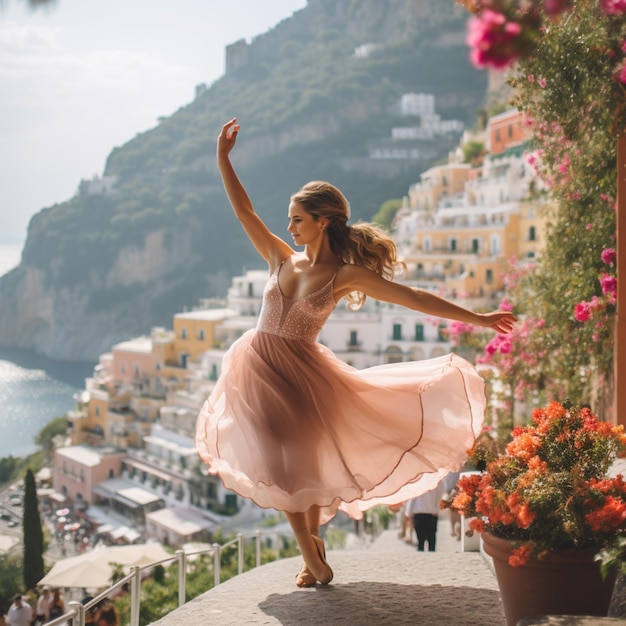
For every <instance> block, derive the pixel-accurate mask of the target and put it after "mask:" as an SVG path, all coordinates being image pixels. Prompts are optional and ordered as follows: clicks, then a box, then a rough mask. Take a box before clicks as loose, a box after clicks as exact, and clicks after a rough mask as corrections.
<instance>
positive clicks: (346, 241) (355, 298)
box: [291, 180, 406, 311]
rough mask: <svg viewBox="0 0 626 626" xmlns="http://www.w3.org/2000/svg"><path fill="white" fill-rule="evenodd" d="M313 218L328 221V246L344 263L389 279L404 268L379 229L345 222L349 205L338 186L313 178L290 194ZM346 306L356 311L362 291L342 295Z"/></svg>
mask: <svg viewBox="0 0 626 626" xmlns="http://www.w3.org/2000/svg"><path fill="white" fill-rule="evenodd" d="M291 200H292V202H296V203H298V204H301V205H302V206H303V207H304V208H305V210H306V211H307V212H308V213H309V214H311V215H312V216H313V217H314V218H315V219H316V220H318V219H320V218H321V217H324V218H326V219H327V220H328V226H327V227H326V231H327V233H328V239H329V242H330V249H331V250H332V252H333V254H335V255H336V256H337V258H339V259H341V261H342V262H343V263H347V264H353V265H362V266H363V267H367V268H368V269H370V270H372V271H374V272H376V273H377V274H378V275H379V276H382V277H383V278H386V279H388V280H391V279H392V278H393V277H394V275H395V270H396V269H397V268H398V267H401V268H403V269H405V268H406V266H405V264H404V263H403V262H402V261H401V260H400V259H398V252H397V250H396V244H395V242H394V241H393V239H392V238H391V237H390V236H389V235H388V234H387V233H386V232H385V231H384V230H382V229H381V228H379V227H378V226H375V225H374V224H369V223H367V222H357V223H356V224H353V225H350V224H348V218H349V217H350V204H349V203H348V201H347V200H346V197H345V196H344V195H343V194H342V193H341V191H340V190H339V189H337V187H335V186H334V185H331V184H330V183H327V182H326V181H321V180H314V181H311V182H309V183H307V184H306V185H304V187H302V188H301V189H300V190H299V191H297V192H296V193H294V194H293V195H292V196H291ZM345 299H346V300H347V301H348V304H347V307H348V308H349V309H351V310H353V311H356V310H358V309H360V308H361V306H363V303H364V302H365V294H364V293H362V292H361V291H353V292H351V293H349V294H348V295H347V296H345Z"/></svg>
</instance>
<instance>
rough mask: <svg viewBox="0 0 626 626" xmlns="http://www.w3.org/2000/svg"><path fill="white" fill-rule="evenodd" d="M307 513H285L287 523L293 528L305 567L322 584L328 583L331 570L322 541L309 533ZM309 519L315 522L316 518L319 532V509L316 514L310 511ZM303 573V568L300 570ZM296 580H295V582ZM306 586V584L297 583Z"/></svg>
mask: <svg viewBox="0 0 626 626" xmlns="http://www.w3.org/2000/svg"><path fill="white" fill-rule="evenodd" d="M307 514H308V512H307V513H286V516H287V520H288V521H289V525H290V526H291V529H292V530H293V534H294V536H295V538H296V541H297V542H298V547H299V548H300V552H301V553H302V558H303V559H304V563H305V565H306V569H307V570H308V572H309V573H310V574H312V575H313V576H314V577H315V579H316V580H318V581H319V582H321V583H322V584H323V585H325V584H328V583H329V582H330V581H331V580H332V579H333V570H332V569H331V568H330V566H329V565H328V563H327V562H326V558H325V554H324V542H323V541H322V540H321V539H320V538H319V537H317V536H315V535H312V534H311V529H310V528H309V526H308V523H309V518H308V517H307ZM310 519H311V521H312V522H314V523H315V521H316V519H317V531H318V532H319V510H318V512H317V516H316V517H315V514H314V513H311V517H310ZM303 573H304V569H303V570H301V571H300V574H299V575H298V576H300V575H301V574H303ZM297 583H298V580H296V584H297ZM299 586H308V585H304V584H302V585H299Z"/></svg>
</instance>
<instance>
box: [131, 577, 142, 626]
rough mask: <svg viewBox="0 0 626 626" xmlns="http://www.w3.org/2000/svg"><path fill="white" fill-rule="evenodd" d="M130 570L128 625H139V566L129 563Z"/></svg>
mask: <svg viewBox="0 0 626 626" xmlns="http://www.w3.org/2000/svg"><path fill="white" fill-rule="evenodd" d="M130 572H131V574H132V575H133V578H132V581H131V584H130V626H139V603H140V598H139V592H140V591H141V590H140V587H141V567H139V565H131V566H130Z"/></svg>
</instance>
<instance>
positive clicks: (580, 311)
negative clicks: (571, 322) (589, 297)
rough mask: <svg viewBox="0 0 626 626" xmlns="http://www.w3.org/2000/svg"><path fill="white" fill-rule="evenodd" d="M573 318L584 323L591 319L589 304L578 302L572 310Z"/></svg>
mask: <svg viewBox="0 0 626 626" xmlns="http://www.w3.org/2000/svg"><path fill="white" fill-rule="evenodd" d="M574 317H575V318H576V320H577V321H579V322H586V321H587V320H588V319H591V307H590V306H589V302H585V301H584V300H583V301H582V302H579V303H578V304H577V305H576V308H575V309H574Z"/></svg>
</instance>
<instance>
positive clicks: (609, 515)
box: [585, 496, 626, 532]
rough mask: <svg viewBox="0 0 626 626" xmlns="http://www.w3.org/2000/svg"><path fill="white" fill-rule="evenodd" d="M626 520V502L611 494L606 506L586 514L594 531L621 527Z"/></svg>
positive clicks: (608, 530) (586, 520)
mask: <svg viewBox="0 0 626 626" xmlns="http://www.w3.org/2000/svg"><path fill="white" fill-rule="evenodd" d="M625 521H626V504H625V503H624V502H622V501H621V500H618V499H617V498H614V497H613V496H609V497H608V498H607V499H606V501H605V502H604V506H603V507H602V508H600V509H598V510H597V511H591V513H587V515H585V522H587V524H589V526H590V527H591V530H593V531H594V532H610V531H611V530H613V529H616V528H619V527H620V526H621V525H622V524H623V523H624V522H625Z"/></svg>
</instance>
